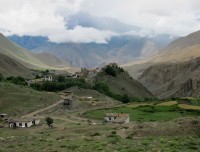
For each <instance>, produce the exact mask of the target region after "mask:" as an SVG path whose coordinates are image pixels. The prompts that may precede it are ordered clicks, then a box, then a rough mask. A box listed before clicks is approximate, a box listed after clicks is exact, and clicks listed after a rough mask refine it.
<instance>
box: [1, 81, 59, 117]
mask: <svg viewBox="0 0 200 152" xmlns="http://www.w3.org/2000/svg"><path fill="white" fill-rule="evenodd" d="M59 99H60V97H59V95H57V94H55V93H47V92H39V91H36V90H33V89H31V88H29V87H26V86H18V85H14V84H11V83H0V112H1V113H7V114H9V115H11V116H18V115H23V114H26V113H29V112H32V111H34V110H37V109H38V108H42V107H46V106H47V105H49V104H52V103H53V102H56V101H58V100H59Z"/></svg>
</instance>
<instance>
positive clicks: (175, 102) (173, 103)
mask: <svg viewBox="0 0 200 152" xmlns="http://www.w3.org/2000/svg"><path fill="white" fill-rule="evenodd" d="M175 104H177V101H168V102H163V103H159V104H157V106H172V105H175Z"/></svg>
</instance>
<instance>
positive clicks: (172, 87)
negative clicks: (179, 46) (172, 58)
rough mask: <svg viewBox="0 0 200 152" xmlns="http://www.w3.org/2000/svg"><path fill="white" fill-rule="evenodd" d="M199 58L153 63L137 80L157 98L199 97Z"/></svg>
mask: <svg viewBox="0 0 200 152" xmlns="http://www.w3.org/2000/svg"><path fill="white" fill-rule="evenodd" d="M199 76H200V58H196V59H193V60H190V61H185V62H180V63H162V64H155V65H153V66H150V67H149V68H147V69H146V70H145V71H144V73H143V74H142V75H141V76H140V77H139V81H140V82H141V83H142V84H143V85H144V86H145V87H146V88H147V89H149V90H150V91H151V92H152V93H153V94H154V95H155V96H157V97H159V98H162V99H163V98H170V97H188V96H193V97H199V96H200V77H199Z"/></svg>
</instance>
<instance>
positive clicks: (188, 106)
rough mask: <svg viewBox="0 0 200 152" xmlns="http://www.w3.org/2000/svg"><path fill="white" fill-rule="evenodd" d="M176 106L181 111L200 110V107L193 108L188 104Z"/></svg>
mask: <svg viewBox="0 0 200 152" xmlns="http://www.w3.org/2000/svg"><path fill="white" fill-rule="evenodd" d="M178 106H179V107H180V108H182V109H190V110H200V106H193V105H188V104H179V105H178Z"/></svg>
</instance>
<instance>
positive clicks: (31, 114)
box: [23, 99, 63, 118]
mask: <svg viewBox="0 0 200 152" xmlns="http://www.w3.org/2000/svg"><path fill="white" fill-rule="evenodd" d="M62 102H63V100H62V99H61V100H59V101H57V102H56V103H54V104H52V105H49V106H47V107H45V108H42V109H38V110H36V111H34V112H31V113H28V114H26V115H24V116H23V118H30V117H33V116H35V115H37V114H39V113H41V112H43V111H46V110H49V109H51V108H54V107H56V106H58V105H59V104H61V103H62Z"/></svg>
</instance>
